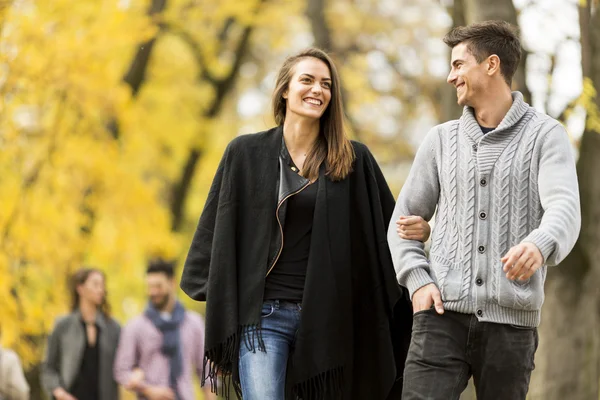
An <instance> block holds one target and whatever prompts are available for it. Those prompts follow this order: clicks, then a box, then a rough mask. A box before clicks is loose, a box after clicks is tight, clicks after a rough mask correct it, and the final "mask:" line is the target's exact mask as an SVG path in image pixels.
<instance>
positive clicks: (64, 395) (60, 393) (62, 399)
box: [52, 387, 77, 400]
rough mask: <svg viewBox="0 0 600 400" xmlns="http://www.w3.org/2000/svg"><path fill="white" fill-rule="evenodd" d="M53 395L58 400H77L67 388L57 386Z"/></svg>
mask: <svg viewBox="0 0 600 400" xmlns="http://www.w3.org/2000/svg"><path fill="white" fill-rule="evenodd" d="M52 395H53V396H54V398H55V399H56V400H77V399H76V398H75V397H74V396H71V395H70V394H69V393H68V392H67V391H66V390H65V389H63V388H61V387H57V388H56V389H54V390H53V391H52Z"/></svg>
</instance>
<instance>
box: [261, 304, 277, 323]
mask: <svg viewBox="0 0 600 400" xmlns="http://www.w3.org/2000/svg"><path fill="white" fill-rule="evenodd" d="M274 312H275V307H274V306H273V304H272V303H265V304H263V306H262V310H261V311H260V317H261V318H263V319H264V318H269V317H270V316H271V315H273V313H274Z"/></svg>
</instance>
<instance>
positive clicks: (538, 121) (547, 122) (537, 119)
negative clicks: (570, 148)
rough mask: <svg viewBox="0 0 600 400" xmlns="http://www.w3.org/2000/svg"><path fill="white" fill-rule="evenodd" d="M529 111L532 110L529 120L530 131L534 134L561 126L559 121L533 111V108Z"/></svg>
mask: <svg viewBox="0 0 600 400" xmlns="http://www.w3.org/2000/svg"><path fill="white" fill-rule="evenodd" d="M531 109H532V110H533V118H532V119H531V122H532V125H531V129H532V130H534V131H535V132H536V133H543V132H547V131H549V130H552V129H554V128H556V127H562V126H563V125H562V124H561V123H560V121H558V120H556V119H554V118H552V117H551V116H549V115H548V114H545V113H543V112H541V111H538V110H536V109H534V108H533V107H532V108H531Z"/></svg>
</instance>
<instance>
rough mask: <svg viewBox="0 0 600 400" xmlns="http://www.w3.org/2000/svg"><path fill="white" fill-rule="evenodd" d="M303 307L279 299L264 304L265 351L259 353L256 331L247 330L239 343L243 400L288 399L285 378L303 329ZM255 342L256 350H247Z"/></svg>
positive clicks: (262, 313)
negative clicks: (298, 334)
mask: <svg viewBox="0 0 600 400" xmlns="http://www.w3.org/2000/svg"><path fill="white" fill-rule="evenodd" d="M301 311H302V305H301V304H297V303H290V302H286V301H279V300H269V301H266V302H265V303H264V304H263V307H262V312H261V329H262V339H263V342H264V344H265V350H266V351H260V350H258V338H257V337H256V335H255V332H253V331H254V329H255V328H248V329H247V330H246V331H245V332H244V335H245V337H243V338H242V340H241V344H240V361H239V369H240V383H241V385H242V395H243V398H244V400H281V399H284V398H285V377H286V369H287V363H288V356H289V354H290V350H291V349H292V347H293V346H294V342H295V341H296V333H297V332H298V327H299V326H300V312H301ZM245 341H249V342H250V343H253V346H252V347H253V348H254V349H256V351H252V350H249V349H248V346H246V344H245Z"/></svg>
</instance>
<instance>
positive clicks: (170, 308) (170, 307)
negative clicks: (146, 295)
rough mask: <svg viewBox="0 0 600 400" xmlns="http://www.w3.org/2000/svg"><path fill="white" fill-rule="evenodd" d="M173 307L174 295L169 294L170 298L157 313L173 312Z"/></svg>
mask: <svg viewBox="0 0 600 400" xmlns="http://www.w3.org/2000/svg"><path fill="white" fill-rule="evenodd" d="M174 309H175V297H173V296H171V298H170V299H169V302H168V303H167V305H166V306H164V307H163V308H161V309H160V310H158V312H159V313H167V314H173V310H174Z"/></svg>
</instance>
